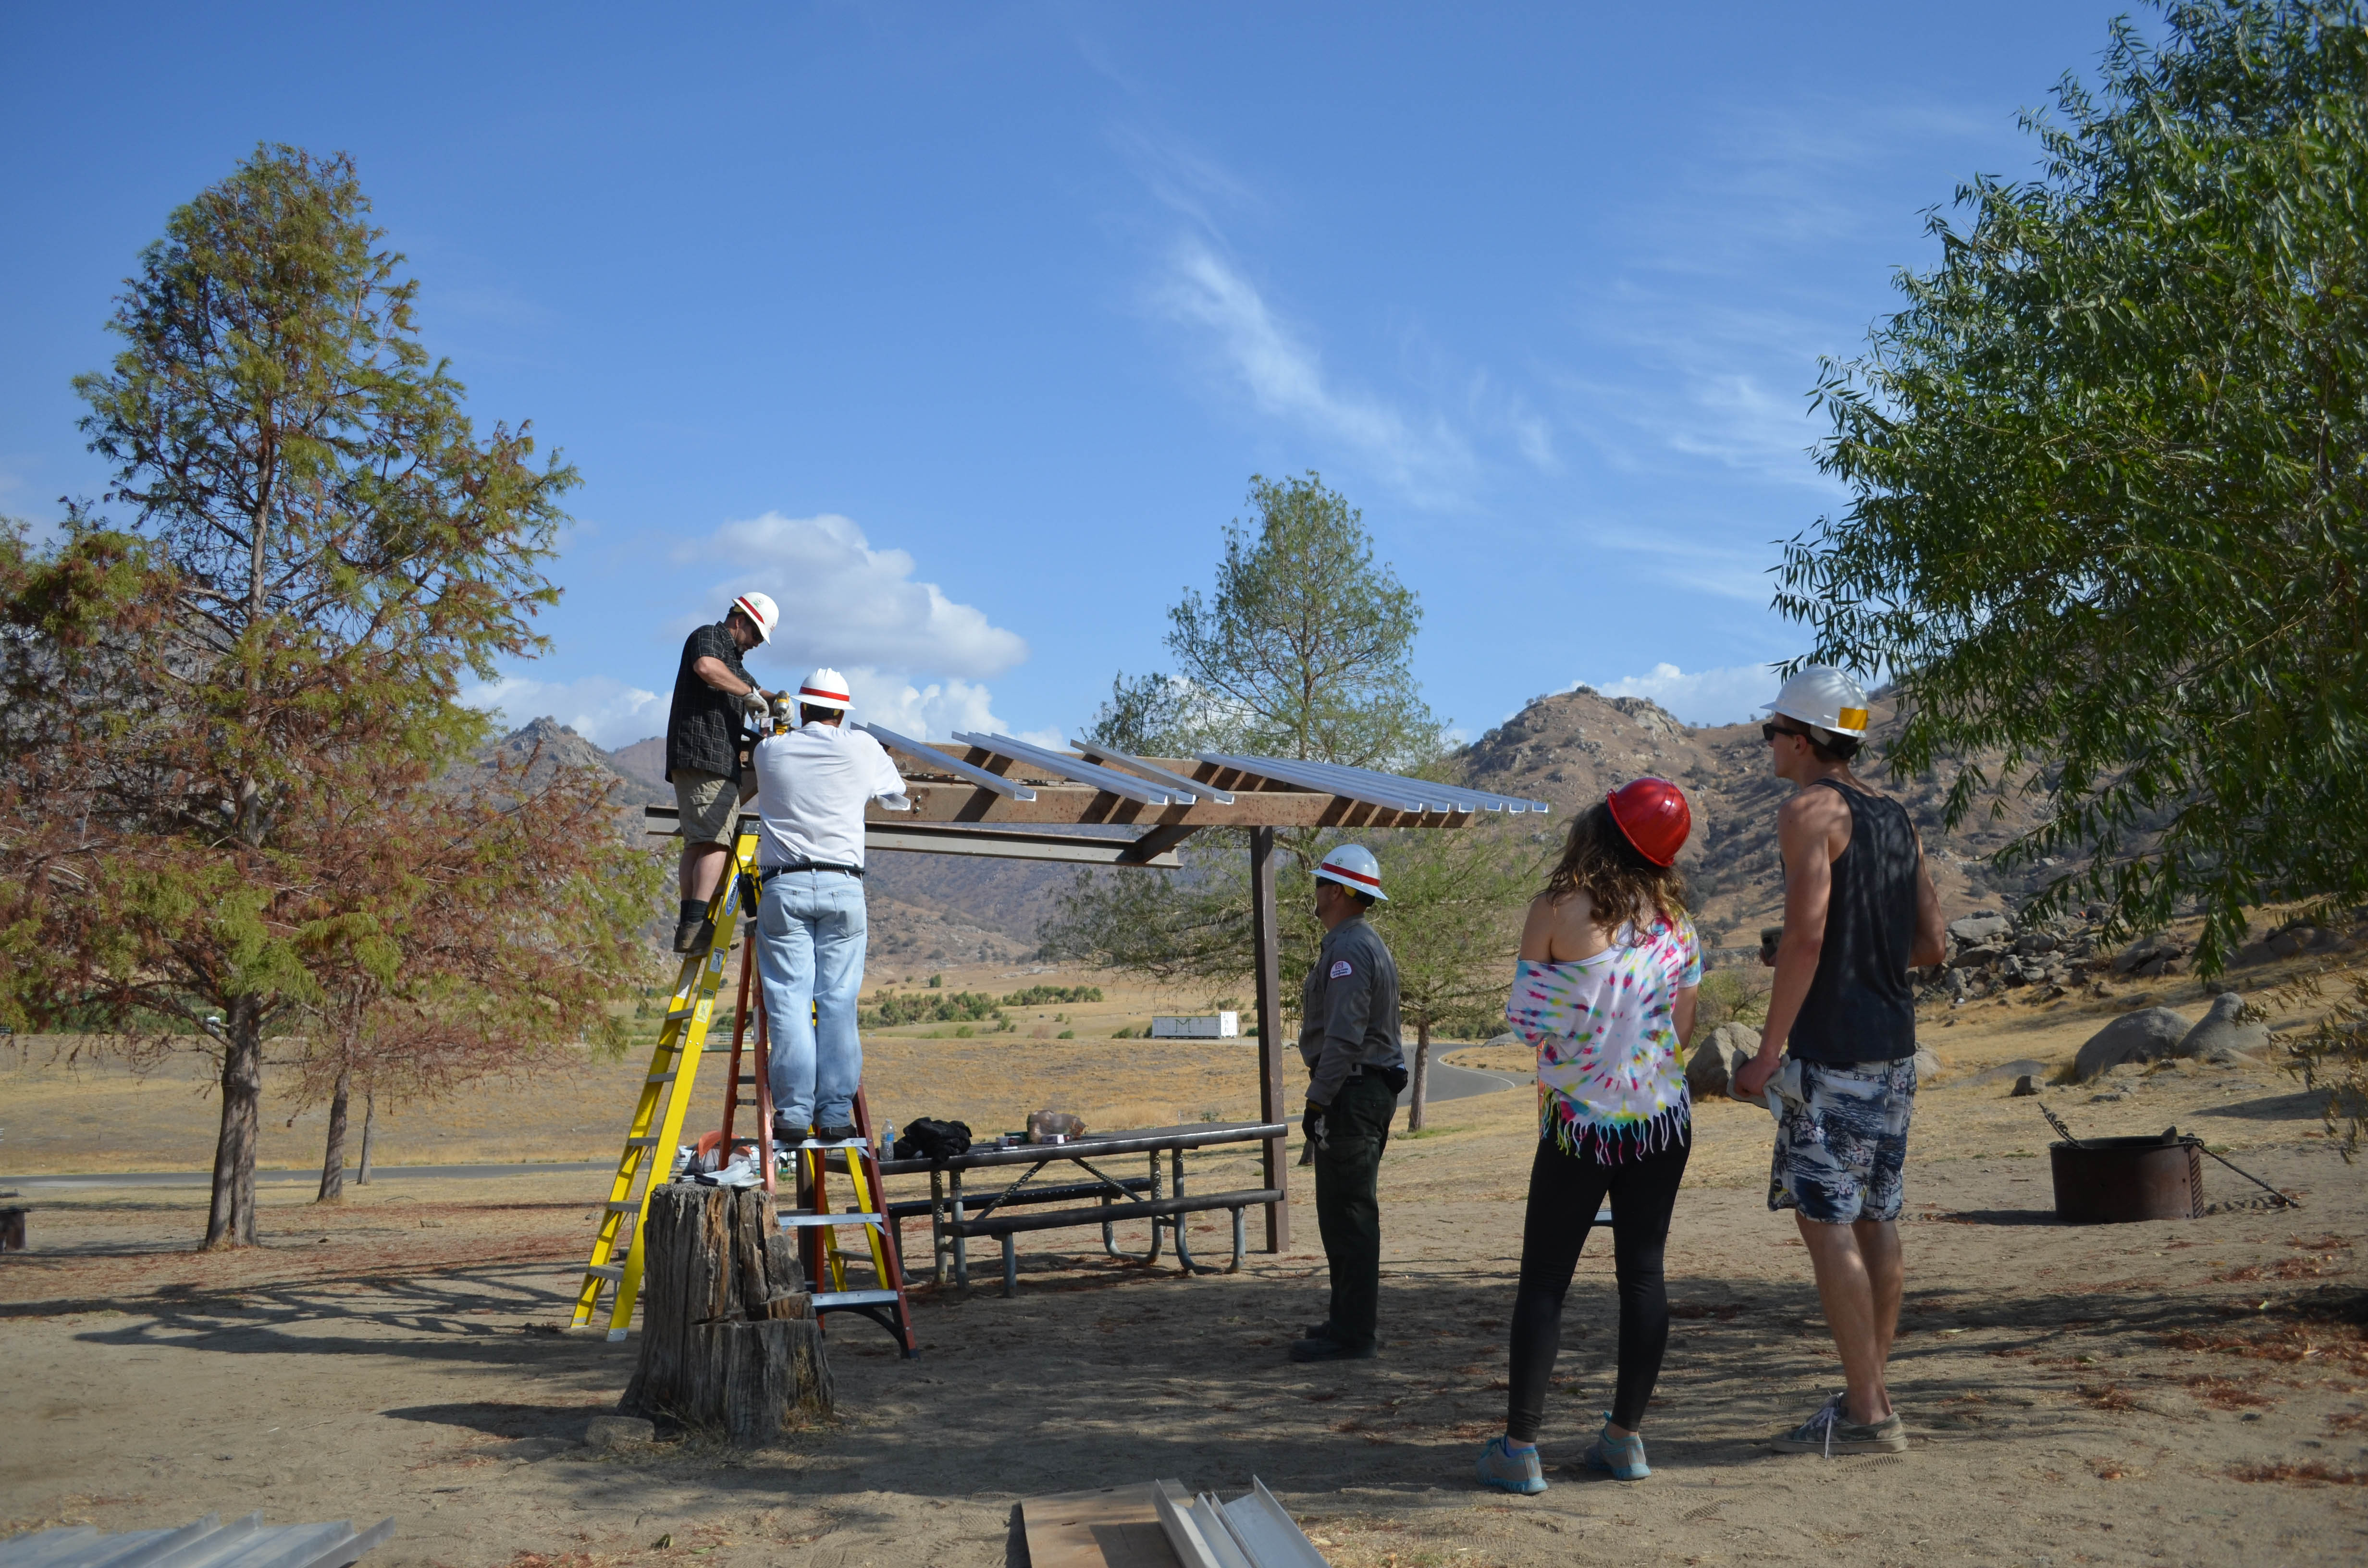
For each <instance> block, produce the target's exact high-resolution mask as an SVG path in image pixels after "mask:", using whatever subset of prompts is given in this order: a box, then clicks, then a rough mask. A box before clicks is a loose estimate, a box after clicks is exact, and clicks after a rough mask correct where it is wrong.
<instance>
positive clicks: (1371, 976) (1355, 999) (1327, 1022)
mask: <svg viewBox="0 0 2368 1568" xmlns="http://www.w3.org/2000/svg"><path fill="white" fill-rule="evenodd" d="M1299 1056H1300V1060H1301V1061H1303V1062H1306V1063H1307V1071H1308V1072H1309V1074H1312V1076H1311V1077H1310V1078H1309V1080H1308V1085H1307V1097H1308V1098H1309V1099H1311V1100H1313V1101H1315V1103H1316V1104H1317V1105H1322V1106H1328V1105H1330V1104H1331V1103H1332V1099H1333V1096H1336V1095H1338V1093H1339V1092H1340V1085H1342V1084H1345V1083H1347V1082H1348V1081H1349V1075H1350V1074H1352V1073H1357V1072H1360V1071H1375V1070H1377V1071H1380V1072H1384V1073H1398V1072H1404V1071H1405V1070H1406V1052H1405V1051H1402V1050H1400V1049H1399V1048H1398V966H1397V963H1396V962H1395V960H1393V959H1392V958H1391V957H1390V950H1389V949H1387V948H1385V947H1383V945H1382V937H1381V933H1379V932H1377V931H1375V930H1374V929H1373V928H1372V926H1369V925H1367V924H1366V923H1365V920H1364V917H1363V916H1362V915H1359V916H1357V917H1355V918H1353V919H1349V920H1343V921H1342V922H1340V924H1339V925H1338V926H1334V927H1332V929H1331V930H1329V931H1326V933H1325V934H1324V946H1323V948H1322V949H1321V950H1320V951H1318V953H1317V954H1316V959H1315V967H1314V968H1313V969H1311V970H1309V971H1307V983H1306V985H1304V987H1302V988H1301V990H1300V994H1299Z"/></svg>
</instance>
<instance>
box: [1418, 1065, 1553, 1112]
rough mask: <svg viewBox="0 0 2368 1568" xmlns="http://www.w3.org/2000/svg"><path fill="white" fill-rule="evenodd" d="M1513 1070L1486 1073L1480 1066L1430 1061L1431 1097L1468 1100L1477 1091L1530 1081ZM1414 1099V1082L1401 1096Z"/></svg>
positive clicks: (1492, 1090) (1488, 1092)
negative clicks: (1511, 1071)
mask: <svg viewBox="0 0 2368 1568" xmlns="http://www.w3.org/2000/svg"><path fill="white" fill-rule="evenodd" d="M1528 1082H1529V1080H1528V1079H1527V1078H1516V1077H1514V1076H1513V1075H1512V1074H1509V1073H1483V1072H1481V1071H1480V1070H1479V1069H1478V1068H1476V1067H1450V1066H1449V1065H1448V1064H1447V1063H1446V1062H1432V1063H1431V1064H1430V1098H1431V1103H1433V1104H1434V1105H1435V1104H1437V1103H1438V1102H1439V1101H1440V1100H1468V1099H1470V1098H1471V1097H1472V1096H1474V1095H1493V1094H1497V1093H1499V1092H1500V1091H1502V1090H1505V1089H1518V1088H1520V1086H1521V1085H1524V1084H1526V1083H1528ZM1413 1100H1414V1085H1412V1084H1408V1085H1406V1090H1405V1092H1404V1093H1402V1094H1401V1095H1399V1096H1398V1104H1400V1105H1408V1104H1411V1103H1412V1102H1413Z"/></svg>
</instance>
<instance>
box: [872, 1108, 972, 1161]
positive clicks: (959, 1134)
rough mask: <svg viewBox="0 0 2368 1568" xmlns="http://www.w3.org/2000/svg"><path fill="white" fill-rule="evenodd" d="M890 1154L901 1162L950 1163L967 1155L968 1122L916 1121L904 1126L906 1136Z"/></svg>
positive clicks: (968, 1142) (897, 1142) (917, 1119)
mask: <svg viewBox="0 0 2368 1568" xmlns="http://www.w3.org/2000/svg"><path fill="white" fill-rule="evenodd" d="M889 1152H890V1153H892V1154H893V1155H894V1157H895V1158H897V1159H900V1160H951V1159H952V1158H953V1157H954V1156H955V1155H956V1154H967V1153H970V1123H968V1122H966V1121H932V1120H930V1119H928V1117H926V1116H924V1117H918V1118H916V1119H913V1120H911V1121H908V1122H906V1123H905V1135H904V1136H903V1137H901V1138H899V1139H897V1140H896V1146H895V1147H894V1149H892V1150H891V1151H889Z"/></svg>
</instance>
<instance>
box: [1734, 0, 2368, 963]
mask: <svg viewBox="0 0 2368 1568" xmlns="http://www.w3.org/2000/svg"><path fill="white" fill-rule="evenodd" d="M2165 21H2166V24H2167V27H2166V29H2165V37H2164V38H2163V40H2162V42H2161V43H2160V44H2159V45H2158V46H2150V45H2148V44H2147V43H2146V42H2144V41H2143V40H2141V39H2140V38H2139V37H2138V35H2137V34H2136V32H2135V30H2133V29H2132V28H2129V27H2128V26H2126V25H2117V27H2116V28H2115V29H2114V32H2113V38H2112V49H2111V51H2110V53H2109V55H2108V57H2107V60H2106V63H2105V70H2104V74H2103V81H2102V84H2101V86H2100V88H2099V89H2098V90H2097V91H2096V92H2094V93H2091V92H2090V91H2089V90H2087V89H2084V88H2083V87H2081V86H2080V85H2078V84H2077V83H2075V82H2072V81H2070V80H2067V81H2066V83H2065V84H2064V85H2062V86H2061V87H2060V88H2059V89H2058V90H2057V94H2056V100H2057V110H2056V113H2055V114H2054V115H2052V116H2051V115H2035V116H2032V117H2030V118H2029V119H2028V120H2027V124H2028V126H2029V129H2030V130H2031V131H2032V133H2033V134H2034V136H2035V137H2036V138H2037V141H2038V144H2039V146H2040V147H2041V148H2042V149H2043V150H2044V153H2045V159H2046V162H2045V165H2044V174H2043V175H2042V176H2041V177H2039V178H2036V179H2034V180H2032V181H2030V182H2027V183H2021V184H2014V183H2006V182H2001V181H1998V180H1992V179H1976V180H1975V181H1973V182H1971V183H1970V184H1968V185H1966V186H1965V187H1963V188H1962V189H1961V190H1960V191H1959V193H1958V198H1959V203H1960V205H1961V207H1963V208H1964V209H1965V210H1967V211H1968V212H1969V213H1970V222H1967V223H1965V224H1964V226H1963V227H1960V226H1958V225H1956V224H1953V223H1952V222H1948V221H1947V220H1946V219H1944V218H1941V217H1937V216H1936V217H1935V218H1934V220H1933V221H1932V231H1933V233H1935V234H1937V235H1938V237H1939V239H1940V241H1941V261H1940V264H1939V265H1938V266H1937V267H1934V268H1933V269H1932V270H1930V271H1929V272H1908V273H1904V274H1902V275H1901V277H1900V278H1899V279H1898V286H1899V288H1900V290H1901V291H1902V293H1903V294H1904V295H1905V298H1906V303H1905V307H1904V308H1903V309H1902V310H1901V311H1900V312H1898V313H1896V314H1895V315H1893V316H1890V317H1888V318H1887V319H1885V320H1884V321H1883V322H1882V323H1881V324H1879V325H1878V327H1877V328H1876V330H1875V331H1874V333H1873V341H1872V345H1871V347H1870V349H1869V351H1868V352H1867V353H1866V354H1865V355H1864V356H1863V357H1862V358H1858V359H1856V360H1854V361H1852V362H1850V363H1848V364H1845V365H1839V366H1834V365H1829V366H1828V367H1827V375H1826V378H1825V380H1824V381H1823V384H1822V385H1821V386H1820V387H1819V389H1818V395H1819V396H1820V398H1821V399H1822V400H1823V403H1824V404H1825V406H1826V407H1827V409H1828V410H1829V411H1830V413H1831V415H1832V418H1833V421H1834V431H1833V435H1832V437H1831V438H1830V439H1829V440H1827V442H1826V443H1825V445H1824V446H1823V448H1822V449H1821V453H1820V462H1821V465H1822V466H1823V468H1824V469H1825V470H1826V472H1828V473H1830V474H1832V475H1833V476H1834V477H1836V478H1837V479H1839V480H1840V481H1841V482H1842V483H1843V484H1845V485H1846V486H1847V487H1848V488H1849V491H1850V502H1849V504H1848V506H1847V507H1846V508H1845V509H1844V510H1842V511H1841V512H1840V514H1839V516H1836V517H1827V518H1825V519H1822V520H1821V521H1820V522H1819V523H1818V524H1817V525H1816V527H1815V528H1812V529H1810V530H1808V531H1807V532H1805V533H1804V535H1802V536H1801V537H1799V538H1796V539H1795V540H1793V541H1792V543H1791V544H1790V545H1789V547H1788V548H1787V549H1786V551H1785V555H1784V561H1783V564H1782V569H1781V592H1780V594H1779V597H1778V599H1777V603H1778V605H1779V607H1780V608H1782V610H1783V611H1784V612H1785V613H1787V614H1789V615H1791V616H1793V617H1794V618H1796V619H1800V620H1802V621H1804V622H1806V623H1807V624H1808V625H1809V626H1811V627H1812V628H1814V630H1815V632H1816V647H1815V649H1814V651H1813V656H1814V657H1816V658H1817V659H1821V660H1827V661H1832V662H1836V663H1840V664H1845V665H1850V666H1853V667H1856V668H1858V669H1860V670H1863V671H1868V672H1881V673H1885V674H1888V675H1890V676H1893V677H1894V678H1896V681H1897V683H1898V686H1899V689H1900V692H1901V695H1902V696H1903V698H1904V699H1906V700H1905V701H1904V702H1903V705H1902V708H1903V713H1904V715H1905V720H1904V722H1903V724H1902V726H1901V729H1900V732H1899V734H1898V737H1897V739H1896V742H1895V743H1894V744H1893V746H1892V747H1891V760H1892V763H1893V765H1894V766H1895V767H1908V768H1914V769H1924V768H1929V767H1933V766H1935V765H1936V764H1940V763H1943V762H1949V763H1954V764H1957V765H1959V767H1960V769H1961V770H1960V771H1959V772H1958V774H1957V777H1956V778H1955V782H1954V786H1953V789H1952V793H1951V795H1950V798H1949V804H1948V812H1949V817H1950V821H1951V822H1952V824H1954V823H1955V822H1958V821H1961V820H1963V819H1964V817H1965V816H1966V815H1967V814H1968V813H1969V812H1973V811H1975V810H1976V809H1977V808H1978V807H1979V806H1980V804H1981V802H1982V801H1984V800H1985V799H1992V800H1995V799H1996V796H1995V794H1994V793H1992V792H1993V791H1997V790H2021V791H2027V792H2030V793H2032V794H2033V795H2035V796H2037V797H2038V798H2039V800H2040V801H2041V802H2042V813H2041V816H2040V818H2039V821H2038V823H2037V825H2036V826H2035V827H2034V828H2033V829H2032V831H2030V832H2029V833H2027V834H2025V835H2022V836H2021V838H2020V839H2019V840H2018V841H2016V842H2015V843H2014V844H2012V845H2011V846H2009V848H2008V850H2007V851H2006V853H2007V855H2008V857H2009V858H2021V859H2023V860H2025V861H2030V862H2036V863H2039V864H2042V865H2054V864H2057V863H2059V862H2061V863H2064V864H2066V867H2067V869H2065V870H2064V871H2062V872H2061V873H2060V874H2059V875H2058V876H2057V877H2056V878H2055V881H2053V882H2052V883H2051V884H2050V885H2049V886H2048V887H2047V888H2046V890H2045V893H2044V900H2043V907H2047V906H2054V905H2060V904H2062V903H2066V902H2068V901H2071V900H2075V899H2091V898H2093V899H2099V900H2101V901H2102V902H2104V903H2106V904H2107V905H2108V906H2109V907H2110V909H2111V911H2112V915H2113V918H2114V919H2115V920H2116V922H2117V923H2118V924H2119V926H2122V927H2124V928H2129V927H2136V928H2145V927H2151V926H2160V925H2161V924H2163V923H2164V922H2166V921H2168V920H2169V919H2170V918H2172V917H2173V916H2174V915H2178V914H2180V913H2184V912H2186V911H2188V910H2190V909H2195V908H2200V909H2201V910H2202V912H2203V915H2205V918H2206V924H2205V927H2204V933H2203V942H2202V946H2201V949H2200V953H2199V959H2200V961H2201V963H2202V965H2203V967H2205V968H2206V969H2207V970H2208V969H2210V968H2212V967H2215V966H2217V965H2218V964H2220V963H2222V962H2224V961H2225V960H2226V956H2227V954H2228V953H2229V952H2230V950H2231V949H2233V948H2234V947H2235V946H2236V945H2237V944H2238V943H2240V942H2241V941H2242V940H2243V939H2244V935H2245V930H2246V921H2247V910H2248V906H2251V905H2256V904H2259V903H2264V902H2270V901H2277V900H2294V899H2306V900H2328V901H2341V902H2345V903H2351V902H2357V901H2358V900H2359V899H2360V898H2362V896H2363V895H2368V744H2363V743H2368V728H2363V721H2368V713H2363V710H2362V703H2363V700H2364V699H2368V659H2363V653H2368V605H2363V604H2362V585H2363V582H2368V518H2363V509H2368V225H2364V224H2363V223H2362V212H2363V211H2368V27H2363V17H2362V8H2361V6H2359V4H2357V3H2356V0H2333V3H2327V4H2305V3H2296V0H2222V3H2215V4H2211V5H2175V6H2169V8H2168V9H2167V10H2166V12H2165ZM1982 759H1987V760H1982Z"/></svg>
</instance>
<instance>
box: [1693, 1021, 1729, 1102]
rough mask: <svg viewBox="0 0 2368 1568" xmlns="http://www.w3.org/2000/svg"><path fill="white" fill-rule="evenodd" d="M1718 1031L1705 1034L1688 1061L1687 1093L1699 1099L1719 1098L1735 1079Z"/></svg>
mask: <svg viewBox="0 0 2368 1568" xmlns="http://www.w3.org/2000/svg"><path fill="white" fill-rule="evenodd" d="M1717 1033H1718V1031H1716V1030H1715V1029H1713V1030H1712V1031H1711V1033H1709V1034H1707V1035H1704V1036H1703V1037H1702V1043H1701V1044H1700V1045H1697V1046H1695V1047H1694V1053H1693V1056H1692V1058H1691V1060H1690V1061H1688V1062H1687V1063H1686V1093H1687V1094H1689V1095H1691V1096H1693V1097H1694V1098H1695V1099H1697V1100H1708V1099H1716V1098H1718V1097H1719V1096H1722V1095H1724V1094H1725V1093H1726V1089H1727V1085H1728V1084H1729V1083H1731V1082H1732V1081H1733V1080H1732V1078H1731V1076H1730V1074H1729V1073H1728V1071H1727V1065H1726V1048H1725V1046H1723V1045H1721V1044H1720V1043H1719V1041H1718V1038H1717Z"/></svg>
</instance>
